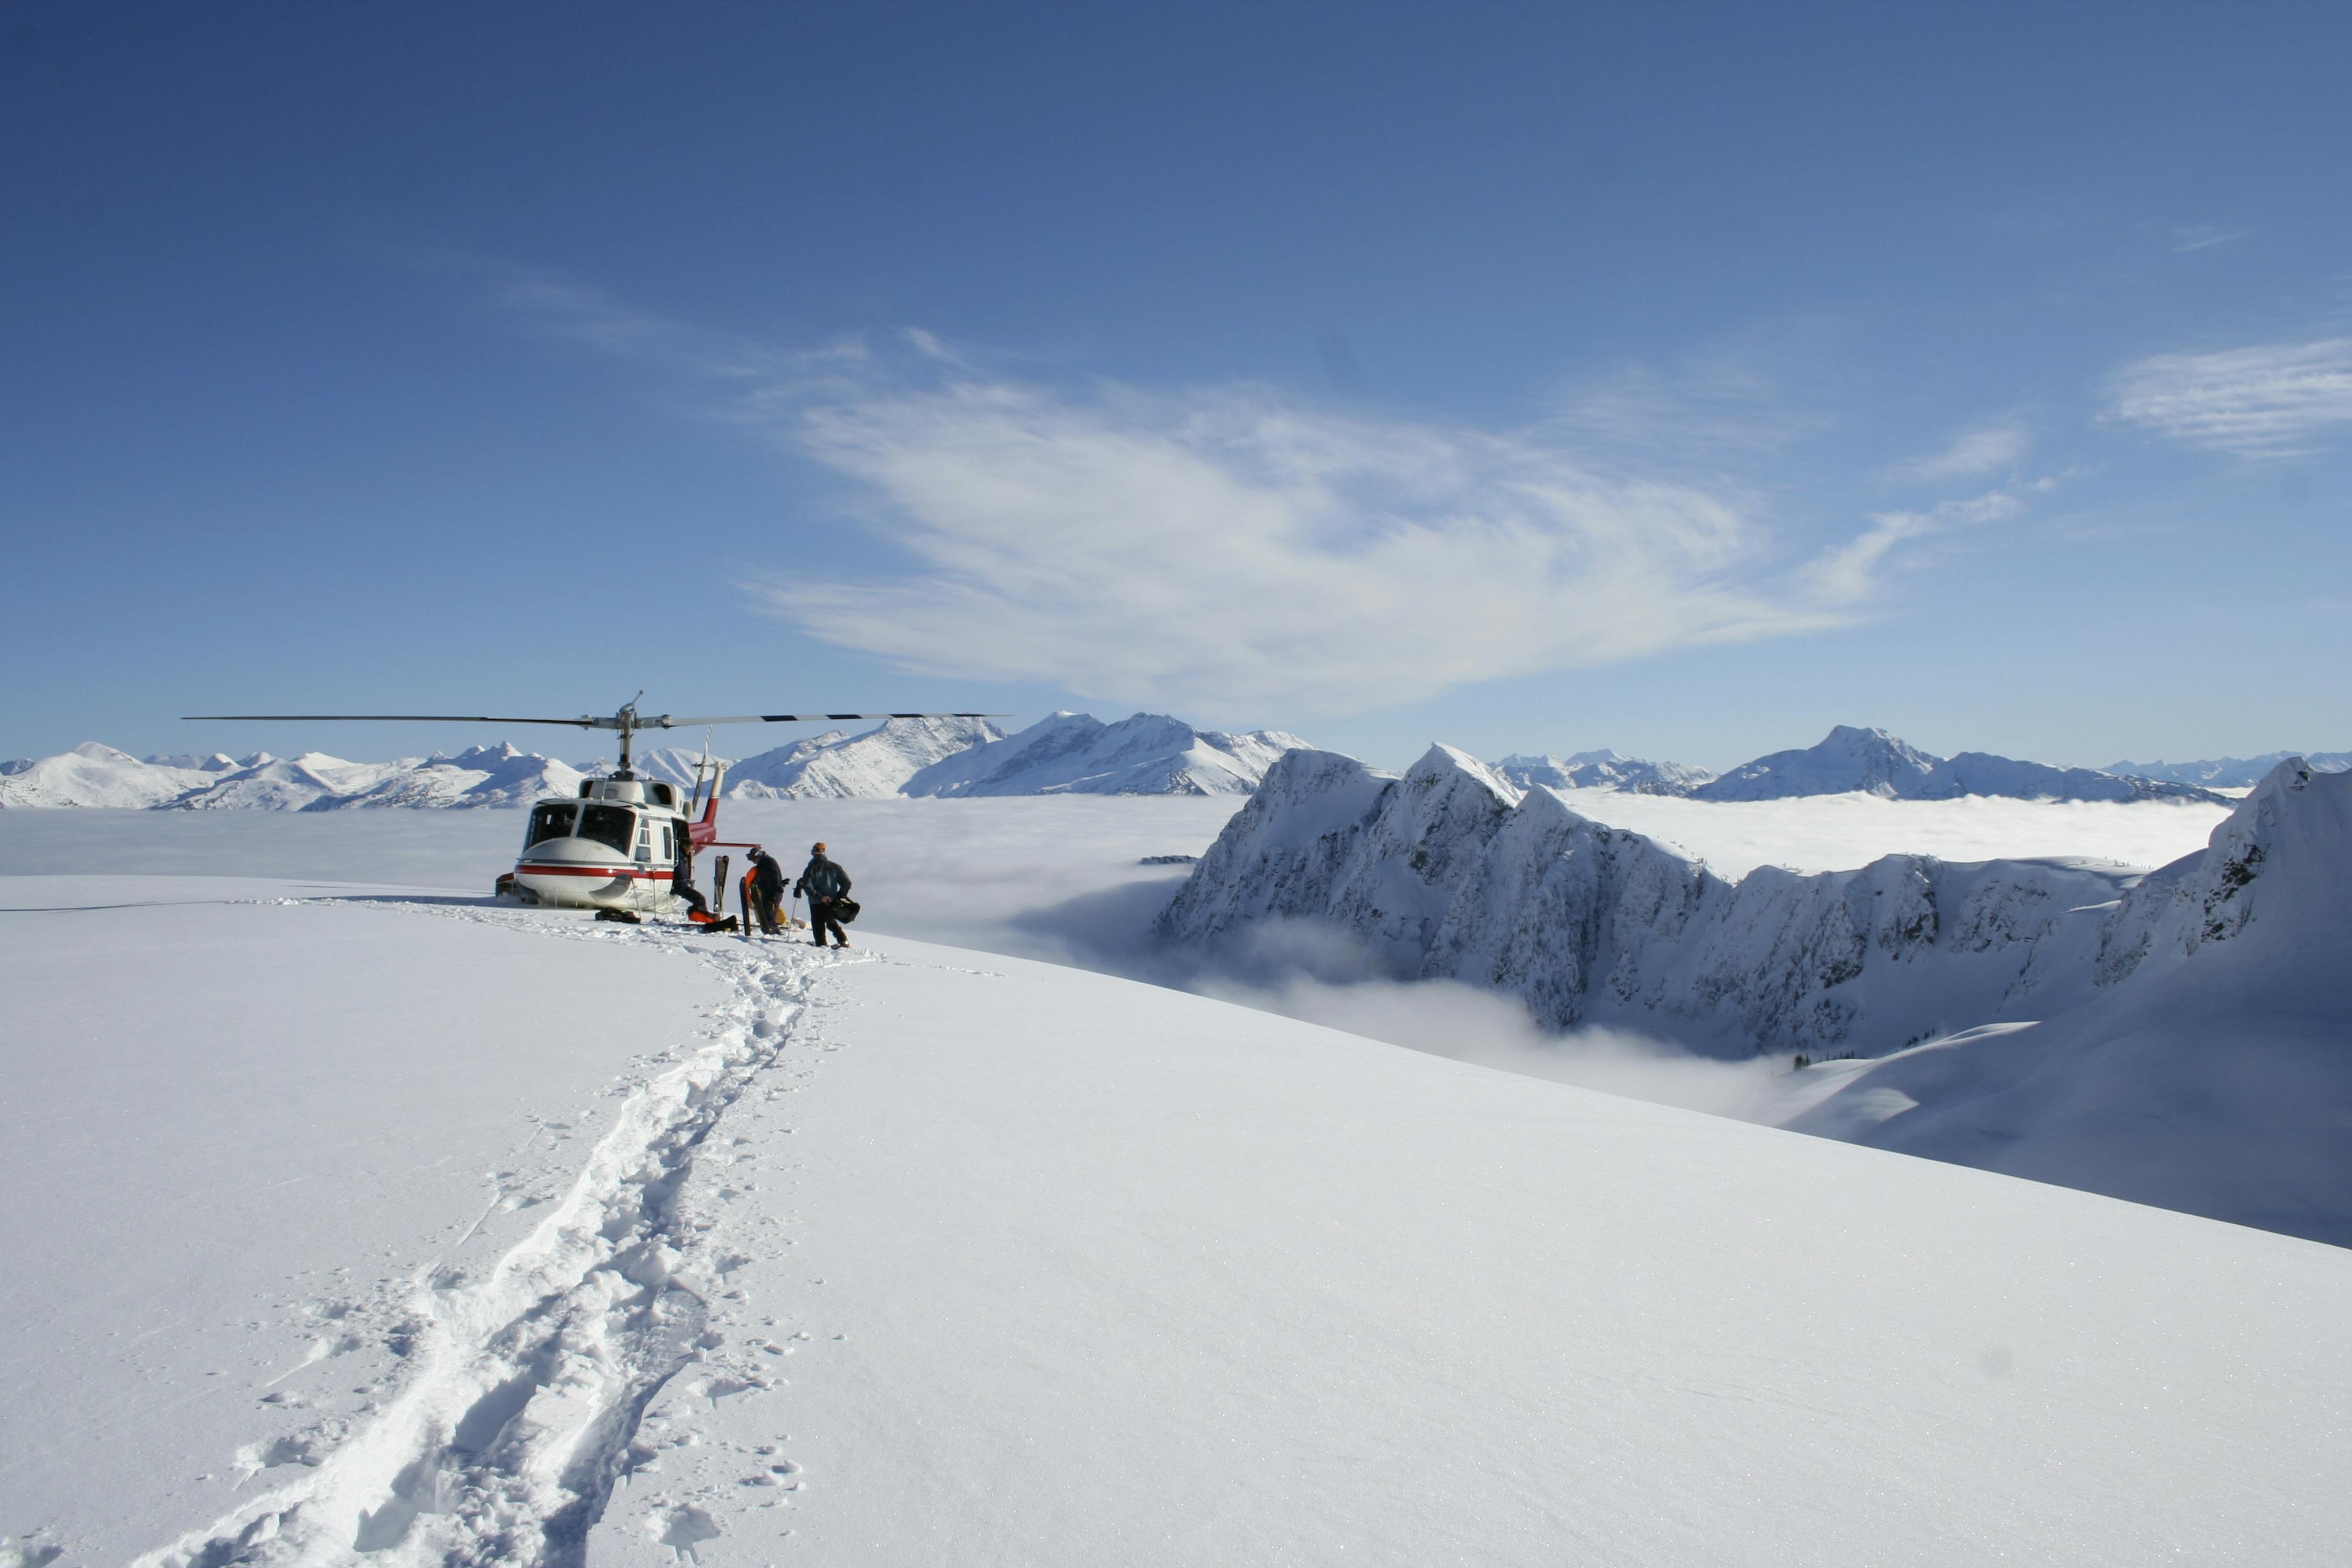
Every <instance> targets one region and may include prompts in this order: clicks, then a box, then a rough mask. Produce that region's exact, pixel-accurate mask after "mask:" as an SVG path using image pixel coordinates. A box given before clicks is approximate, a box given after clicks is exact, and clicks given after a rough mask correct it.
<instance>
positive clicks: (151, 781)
mask: <svg viewBox="0 0 2352 1568" xmlns="http://www.w3.org/2000/svg"><path fill="white" fill-rule="evenodd" d="M1305 744H1306V742H1303V741H1300V740H1299V739H1298V738H1297V736H1295V735H1286V734H1284V733H1282V732H1281V731H1272V730H1258V731H1250V732H1248V733H1245V734H1229V733H1227V732H1225V731H1219V730H1195V729H1193V728H1192V726H1191V725H1189V724H1186V723H1183V722H1182V721H1179V720H1175V719H1171V718H1168V717H1166V716H1165V715H1162V714H1156V713H1138V714H1136V715H1134V716H1133V717H1132V718H1129V719H1122V720H1120V721H1118V722H1117V723H1111V724H1106V723H1104V722H1103V721H1101V720H1099V719H1097V718H1094V717H1093V716H1092V715H1090V714H1086V713H1056V714H1054V715H1053V716H1052V717H1050V718H1047V719H1045V720H1042V721H1039V722H1037V723H1035V724H1033V725H1031V726H1030V727H1029V728H1028V729H1026V730H1024V731H1021V732H1020V733H1018V734H1007V733H1006V732H1005V731H1003V729H1001V728H1000V727H998V726H997V725H994V724H992V723H990V722H989V721H986V720H984V719H980V720H974V719H892V720H889V721H887V722H885V723H883V724H881V725H880V726H878V727H877V728H875V729H872V730H868V731H864V732H863V733H861V734H856V735H849V734H845V733H843V732H842V731H838V730H835V731H830V732H828V733H825V734H822V735H816V736H812V737H810V738H808V739H805V740H800V741H795V742H792V743H791V744H789V745H785V746H780V747H777V748H776V749H775V750H773V751H768V752H761V753H759V754H758V755H756V756H751V757H746V758H744V759H743V760H742V761H740V762H738V763H732V764H731V765H730V768H729V771H728V784H727V794H728V795H729V796H730V797H731V798H735V799H750V800H812V799H832V800H839V799H877V798H887V797H890V796H894V795H1247V794H1249V793H1250V792H1251V791H1252V790H1254V789H1255V788H1256V787H1257V784H1258V781H1259V780H1260V779H1262V778H1263V777H1264V776H1265V770H1266V769H1267V767H1269V766H1270V765H1272V763H1273V762H1274V760H1275V759H1276V758H1277V757H1279V756H1280V755H1282V753H1283V752H1286V751H1290V750H1295V749H1297V748H1298V747H1300V746H1303V745H1305ZM699 761H700V758H699V754H698V752H692V751H688V750H686V749H684V748H681V747H674V746H673V747H656V748H652V749H649V750H647V751H644V752H639V753H638V754H637V756H636V758H635V770H636V772H637V773H639V774H640V775H641V776H644V777H646V778H656V779H665V780H667V781H669V782H671V783H673V784H681V785H689V786H690V785H691V784H693V783H694V779H695V770H696V767H697V765H698V763H699ZM611 770H612V764H611V763H603V762H599V763H586V764H582V765H574V764H572V763H564V762H560V761H557V760H556V759H554V758H551V757H545V756H541V755H540V754H539V753H538V752H524V751H520V750H518V749H516V748H515V747H513V746H511V745H499V746H478V747H476V748H474V749H472V750H470V751H467V752H459V753H458V754H457V755H456V756H433V757H404V758H400V759H398V760H395V761H393V762H388V763H355V762H348V761H345V760H344V759H342V758H341V757H332V756H329V755H327V754H326V753H325V752H303V753H302V754H301V755H299V756H297V757H278V756H273V755H271V754H270V753H269V752H255V753H254V754H253V755H251V756H248V757H244V758H236V757H230V756H227V755H226V754H224V753H220V752H215V753H214V754H212V755H210V756H205V757H198V756H194V755H183V756H155V757H148V758H145V759H143V760H142V759H141V758H138V757H134V756H132V755H131V754H130V753H129V752H120V751H117V750H115V749H114V748H113V747H111V746H106V745H100V744H99V743H98V742H88V743H86V744H83V745H79V746H77V747H75V748H74V749H73V750H72V751H70V752H64V753H61V754H59V755H58V756H53V757H40V758H26V759H21V760H19V761H16V762H12V763H0V808H5V807H26V806H32V807H43V806H47V807H60V806H83V807H97V806H110V807H118V808H127V809H134V810H171V811H217V810H257V811H341V810H346V809H369V808H374V807H394V806H408V807H425V808H435V809H439V808H465V807H472V806H505V805H529V804H530V803H531V802H532V801H534V800H539V799H541V798H543V797H545V796H548V795H576V794H577V793H578V792H579V788H580V781H581V780H583V778H589V777H593V776H596V775H599V774H603V773H609V772H610V771H611Z"/></svg>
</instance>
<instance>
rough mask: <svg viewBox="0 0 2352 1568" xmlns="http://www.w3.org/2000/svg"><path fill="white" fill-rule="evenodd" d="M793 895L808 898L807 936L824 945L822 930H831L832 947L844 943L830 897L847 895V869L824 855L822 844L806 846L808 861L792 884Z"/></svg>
mask: <svg viewBox="0 0 2352 1568" xmlns="http://www.w3.org/2000/svg"><path fill="white" fill-rule="evenodd" d="M793 894H794V895H795V896H796V897H804V898H806V899H807V900H808V901H809V935H810V940H811V941H812V942H814V943H815V945H817V946H818V947H823V946H824V933H825V932H826V931H832V932H833V944H834V945H835V947H847V946H848V945H849V937H848V934H847V933H846V932H845V931H843V930H842V929H841V922H840V921H838V920H835V918H834V900H836V899H845V898H847V897H849V873H848V872H846V871H845V870H843V869H842V868H840V867H838V866H836V865H835V864H834V863H833V862H832V861H830V860H828V859H826V858H824V845H823V844H812V845H810V846H809V863H808V864H807V865H806V866H805V867H803V868H802V870H801V879H800V880H799V881H797V882H794V883H793Z"/></svg>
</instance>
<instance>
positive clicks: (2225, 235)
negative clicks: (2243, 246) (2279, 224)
mask: <svg viewBox="0 0 2352 1568" xmlns="http://www.w3.org/2000/svg"><path fill="white" fill-rule="evenodd" d="M2253 232H2254V231H2253V230H2252V229H2251V228H2224V227H2222V226H2221V225H2220V224H2215V223H2184V224H2179V225H2177V226H2175V227H2174V228H2173V231H2172V248H2173V250H2174V251H2175V252H2176V253H2184V254H2185V253H2186V252H2189V251H2192V250H2210V249H2212V248H2213V247H2215V246H2217V245H2232V244H2235V243H2236V242H2237V241H2239V240H2242V239H2243V238H2245V237H2247V236H2248V235H2250V234H2252V233H2253Z"/></svg>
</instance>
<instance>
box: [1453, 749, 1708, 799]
mask: <svg viewBox="0 0 2352 1568" xmlns="http://www.w3.org/2000/svg"><path fill="white" fill-rule="evenodd" d="M1495 771H1496V773H1501V774H1502V775H1503V776H1504V777H1505V778H1507V779H1508V780H1510V781H1511V782H1512V783H1513V784H1517V785H1518V786H1519V787H1520V788H1521V789H1526V788H1527V787H1528V785H1530V784H1542V785H1543V786H1544V787H1545V788H1547V789H1615V790H1629V791H1631V792H1632V793H1633V794H1635V795H1688V794H1690V792H1691V791H1693V790H1695V789H1696V788H1698V786H1699V785H1701V784H1706V783H1707V782H1708V781H1709V780H1711V779H1713V778H1714V777H1715V775H1714V774H1713V773H1709V772H1707V771H1706V769H1705V768H1694V767H1691V766H1688V765H1687V764H1685V763H1651V762H1644V761H1643V760H1642V759H1641V758H1639V757H1623V756H1619V755H1618V754H1617V753H1616V752H1612V751H1609V750H1606V749H1603V750H1601V751H1598V752H1577V753H1575V754H1574V755H1573V756H1570V757H1549V756H1545V757H1522V756H1508V757H1505V758H1504V759H1503V760H1502V761H1501V762H1499V763H1496V764H1495Z"/></svg>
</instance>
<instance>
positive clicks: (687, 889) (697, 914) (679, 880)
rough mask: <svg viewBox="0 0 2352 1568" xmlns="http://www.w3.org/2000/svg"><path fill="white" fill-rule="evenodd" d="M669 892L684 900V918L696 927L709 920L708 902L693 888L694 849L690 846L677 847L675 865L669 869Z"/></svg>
mask: <svg viewBox="0 0 2352 1568" xmlns="http://www.w3.org/2000/svg"><path fill="white" fill-rule="evenodd" d="M669 890H670V892H671V893H672V894H674V895H675V896H677V897H678V898H681V899H684V900H686V918H687V919H688V920H690V921H694V922H695V923H696V924H697V925H700V924H703V923H704V922H706V921H709V919H710V904H709V900H706V899H704V898H703V896H702V895H701V893H699V892H698V891H697V890H696V889H695V886H694V849H693V847H691V846H690V845H687V844H680V845H679V846H678V847H677V865H675V866H673V867H671V868H670V873H669Z"/></svg>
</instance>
